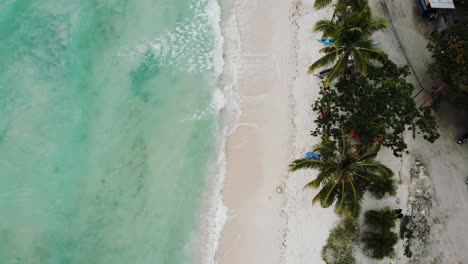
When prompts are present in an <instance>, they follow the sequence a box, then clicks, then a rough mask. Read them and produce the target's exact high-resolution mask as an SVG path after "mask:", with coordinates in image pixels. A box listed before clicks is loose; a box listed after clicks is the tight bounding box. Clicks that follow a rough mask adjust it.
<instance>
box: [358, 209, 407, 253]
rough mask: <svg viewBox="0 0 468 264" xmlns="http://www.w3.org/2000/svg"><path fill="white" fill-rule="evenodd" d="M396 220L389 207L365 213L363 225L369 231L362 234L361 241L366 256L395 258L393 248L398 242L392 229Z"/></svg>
mask: <svg viewBox="0 0 468 264" xmlns="http://www.w3.org/2000/svg"><path fill="white" fill-rule="evenodd" d="M396 219H397V217H396V215H395V213H394V212H393V211H392V210H391V209H390V208H389V207H385V208H383V209H382V210H379V211H376V210H369V211H367V212H366V213H365V220H364V223H365V225H366V226H367V228H368V229H369V231H366V232H364V233H363V236H362V238H361V241H362V242H363V243H364V250H365V251H364V252H365V253H366V254H367V255H368V256H370V257H372V258H375V259H383V258H385V257H390V258H393V257H395V251H394V246H395V244H396V243H397V242H398V236H397V234H396V233H394V232H392V229H393V228H394V227H395V222H396Z"/></svg>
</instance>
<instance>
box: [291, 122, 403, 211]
mask: <svg viewBox="0 0 468 264" xmlns="http://www.w3.org/2000/svg"><path fill="white" fill-rule="evenodd" d="M341 133H342V134H341V140H340V142H339V143H338V144H335V143H334V142H333V141H331V140H330V139H328V138H327V137H323V138H322V142H321V143H320V144H319V145H316V146H315V148H314V150H313V151H314V152H316V153H319V154H320V155H321V159H320V160H316V159H308V158H303V159H297V160H295V161H293V162H292V163H291V164H290V165H289V167H290V170H291V171H296V170H300V169H316V170H319V173H318V175H317V177H316V178H315V179H314V180H312V181H311V182H309V183H308V184H307V185H306V186H305V187H309V188H319V187H321V189H320V191H319V193H318V194H317V195H316V196H315V197H314V199H313V202H314V203H315V202H317V201H319V202H320V205H321V206H322V207H329V206H331V205H333V204H335V212H336V213H337V214H338V215H341V216H345V217H351V218H357V217H359V214H360V211H361V203H362V200H363V197H364V192H365V191H366V190H370V191H371V192H372V193H373V195H374V196H376V197H377V198H379V197H380V198H381V197H383V195H385V194H386V193H389V194H394V190H395V189H396V186H395V185H394V181H393V180H392V177H393V172H392V170H391V169H389V168H388V167H386V166H385V165H383V164H381V163H380V162H377V161H375V157H376V155H377V150H375V149H362V150H360V151H358V150H357V149H356V147H355V142H354V140H353V139H352V138H351V137H350V136H348V135H346V134H345V133H344V132H343V131H341ZM386 188H387V189H386Z"/></svg>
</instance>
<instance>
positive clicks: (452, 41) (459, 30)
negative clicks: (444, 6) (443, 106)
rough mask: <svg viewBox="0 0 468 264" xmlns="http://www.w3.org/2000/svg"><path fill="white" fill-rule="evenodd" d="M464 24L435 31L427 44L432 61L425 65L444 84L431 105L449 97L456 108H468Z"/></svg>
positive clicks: (467, 43) (467, 53) (467, 40)
mask: <svg viewBox="0 0 468 264" xmlns="http://www.w3.org/2000/svg"><path fill="white" fill-rule="evenodd" d="M467 32H468V31H467V28H466V26H465V25H462V24H454V25H450V26H449V28H448V30H447V31H442V32H434V33H432V34H431V39H430V40H431V41H430V44H429V45H428V48H429V50H430V51H431V52H432V58H433V59H434V62H433V63H431V64H430V65H429V67H428V73H429V74H430V75H431V77H432V78H433V79H437V80H441V81H442V82H443V83H444V84H445V87H444V88H443V89H442V91H441V92H440V93H438V94H436V96H435V97H434V101H433V107H434V108H435V109H437V108H438V106H439V104H440V102H441V101H442V100H448V101H451V102H452V103H454V104H455V106H457V107H458V108H459V109H461V110H465V111H468V99H467V98H468V75H467V74H466V72H467V70H468V33H467Z"/></svg>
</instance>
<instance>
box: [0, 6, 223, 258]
mask: <svg viewBox="0 0 468 264" xmlns="http://www.w3.org/2000/svg"><path fill="white" fill-rule="evenodd" d="M218 9H219V7H218V4H217V2H216V0H80V1H78V0H77V1H74V0H41V1H33V0H3V1H0V263H2V264H14V263H18V264H19V263H21V264H26V263H27V264H35V263H41V264H45V263H47V264H59V263H60V264H92V263H99V264H100V263H103V264H104V263H105V264H120V263H122V264H143V263H145V264H146V263H156V264H178V263H194V262H195V260H194V256H193V254H192V253H193V251H196V250H194V249H193V248H192V247H194V246H193V245H197V243H198V242H197V240H196V236H197V233H198V232H199V231H200V228H199V226H200V225H201V224H202V223H201V222H202V220H203V219H202V217H201V216H200V214H201V213H200V212H201V210H202V207H203V193H204V190H205V188H206V186H207V184H208V183H207V182H208V181H209V176H208V174H209V171H210V168H211V167H212V166H214V164H213V163H214V162H213V160H215V159H216V157H215V156H216V155H217V154H216V143H217V140H216V137H217V136H218V130H219V128H218V124H219V120H218V119H219V114H218V110H219V103H218V102H216V85H217V78H218V74H219V68H220V62H219V61H220V60H221V50H222V47H221V46H222V43H221V40H220V38H221V37H220V33H219V25H218V24H219V23H218V22H219V10H218Z"/></svg>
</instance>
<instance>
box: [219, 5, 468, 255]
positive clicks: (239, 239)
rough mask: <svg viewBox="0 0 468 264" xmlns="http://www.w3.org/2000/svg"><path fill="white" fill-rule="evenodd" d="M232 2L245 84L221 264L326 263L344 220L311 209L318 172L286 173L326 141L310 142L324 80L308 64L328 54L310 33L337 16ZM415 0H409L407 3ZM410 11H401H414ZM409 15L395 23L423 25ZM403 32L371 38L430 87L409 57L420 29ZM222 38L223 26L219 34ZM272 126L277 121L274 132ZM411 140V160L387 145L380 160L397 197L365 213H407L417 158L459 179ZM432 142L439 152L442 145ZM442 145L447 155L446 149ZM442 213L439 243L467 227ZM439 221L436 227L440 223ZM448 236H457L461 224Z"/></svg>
mask: <svg viewBox="0 0 468 264" xmlns="http://www.w3.org/2000/svg"><path fill="white" fill-rule="evenodd" d="M232 1H233V3H234V7H233V8H234V9H235V11H234V12H236V15H238V17H236V18H235V19H234V20H235V21H236V23H237V24H236V26H237V27H238V29H239V40H238V42H239V43H238V48H239V54H238V57H236V60H235V61H232V62H233V65H237V67H238V70H239V72H238V74H239V75H238V79H236V81H237V82H238V86H239V87H238V91H237V92H238V93H237V94H235V97H236V100H237V102H238V103H239V106H240V111H241V112H239V120H238V122H237V126H236V127H235V128H234V129H233V131H232V133H231V134H230V135H229V136H228V138H227V141H226V157H227V174H226V177H225V183H224V186H225V187H224V189H223V190H222V195H223V203H224V204H225V206H227V208H228V219H227V222H226V224H225V226H224V228H223V230H222V234H221V238H220V241H219V248H218V250H217V252H216V260H215V263H219V264H231V263H236V264H237V263H259V264H272V263H273V264H274V263H309V262H310V263H323V260H322V258H321V250H322V247H323V245H324V244H325V241H326V239H327V238H328V234H329V230H330V229H331V228H333V226H334V225H335V222H336V221H337V220H338V219H339V218H338V217H337V216H336V215H335V213H334V211H333V208H321V207H320V206H319V205H312V203H311V199H312V197H313V196H314V195H315V194H316V193H317V192H318V190H304V189H303V186H304V185H305V184H306V183H307V182H308V181H310V179H312V178H313V177H314V176H315V175H316V174H317V172H316V171H313V170H307V171H298V172H295V173H289V172H288V170H287V169H288V165H289V162H291V161H292V160H294V159H296V158H299V157H302V156H303V155H304V153H306V152H307V151H310V149H311V148H312V147H313V145H315V144H317V143H319V140H320V139H319V138H318V137H313V136H311V135H310V131H311V130H314V128H315V126H316V125H315V123H314V122H313V120H314V119H315V117H316V113H314V112H313V110H312V109H311V105H312V104H313V103H314V102H315V100H317V99H318V96H319V91H320V82H321V80H319V79H317V78H314V77H313V76H310V75H308V74H307V69H308V67H309V65H310V63H312V62H313V61H316V60H317V59H318V58H319V57H320V56H321V55H322V54H320V53H319V50H320V49H321V48H322V47H323V46H322V45H320V44H319V43H318V42H316V39H318V38H320V37H321V36H320V33H316V32H312V30H311V28H312V27H313V25H314V24H315V23H316V22H317V21H318V20H320V19H328V18H329V17H331V15H332V13H333V8H332V7H327V8H324V9H320V10H316V9H314V8H313V3H314V0H290V1H280V0H273V1H272V2H271V3H268V4H262V3H259V0H256V1H250V2H249V1H246V0H232ZM369 4H370V5H371V7H372V9H373V11H374V13H375V15H376V16H381V17H385V18H387V19H389V18H388V17H387V16H388V15H389V14H388V13H386V9H385V6H383V5H382V3H380V2H378V1H377V0H369ZM413 4H414V3H413ZM413 4H411V3H405V5H408V6H410V5H413ZM408 6H405V7H400V8H401V9H404V8H406V9H408V10H410V8H409V7H408ZM223 11H224V10H223ZM394 11H395V12H396V11H399V9H395V10H394ZM400 11H401V10H400ZM392 12H393V11H392ZM229 15H231V14H229ZM413 16H414V14H411V15H408V16H407V17H406V16H403V17H399V19H401V20H402V21H397V22H395V21H393V22H392V23H400V24H401V23H403V22H404V23H403V24H408V23H409V22H413V20H415V19H416V20H415V21H417V18H414V17H413ZM413 23H414V22H413ZM411 26H413V28H412V27H411ZM398 30H399V32H398V34H397V32H394V31H395V27H389V28H387V29H386V30H385V31H383V32H378V33H376V34H375V38H376V39H378V40H379V41H380V42H382V49H383V50H384V51H386V52H387V53H388V54H389V56H390V58H391V59H392V60H393V61H394V62H395V63H397V64H399V65H403V64H410V63H412V64H414V66H415V68H416V70H417V71H418V72H414V74H417V73H418V74H419V75H420V76H419V78H421V79H422V80H423V83H424V82H425V81H426V79H425V78H427V76H426V75H425V74H422V73H424V72H425V70H424V69H423V68H424V67H425V66H424V65H426V64H427V62H426V61H425V60H427V58H426V57H424V59H420V58H419V57H418V58H416V59H415V56H416V55H413V54H420V53H424V52H427V51H425V50H421V49H418V48H417V46H415V45H410V44H409V43H413V42H416V43H424V42H425V38H424V36H423V33H421V32H419V31H418V28H417V27H416V24H414V25H413V24H410V27H407V28H404V27H400V28H398ZM400 31H401V32H400ZM225 32H226V28H225V25H223V34H224V33H225ZM397 35H400V38H401V37H402V36H403V38H402V39H403V40H405V41H406V43H405V42H403V43H401V40H400V39H399V38H398V36H397ZM413 40H414V41H413ZM225 43H226V42H225ZM395 44H396V45H395ZM404 48H406V49H408V52H409V54H410V57H408V58H407V57H405V56H404V54H402V52H401V51H402V49H404ZM224 50H225V53H228V54H229V52H232V50H231V49H230V48H229V47H225V49H224ZM225 56H226V55H225ZM228 57H229V56H228ZM416 57H417V56H416ZM410 59H411V61H409V60H410ZM259 68H260V69H259ZM421 69H423V70H421ZM408 81H410V82H411V83H413V84H414V86H415V90H418V89H419V88H418V86H419V81H418V77H417V76H414V75H412V76H409V77H408ZM439 121H440V120H439ZM272 123H275V124H281V125H276V126H274V125H272ZM441 129H442V128H441ZM445 137H446V138H441V139H439V142H441V141H442V140H444V141H447V140H450V139H448V138H449V137H450V135H449V136H445ZM405 139H406V140H407V143H408V146H409V150H410V152H409V154H405V155H403V157H402V158H396V157H394V156H393V154H392V152H391V151H390V150H388V149H383V150H382V151H381V152H380V153H379V155H378V158H377V159H378V160H379V161H381V162H383V163H384V164H386V165H387V166H389V167H390V168H391V169H392V170H393V171H394V172H395V177H398V180H399V181H401V184H400V185H399V186H398V193H397V195H396V197H384V199H382V200H374V199H371V198H370V197H368V196H366V198H367V199H365V201H364V204H363V211H365V210H370V209H377V208H381V207H384V206H390V207H392V208H402V209H403V210H404V212H406V211H407V210H409V207H410V206H409V204H408V201H409V196H410V195H411V192H410V190H411V188H412V186H413V185H414V184H413V182H412V178H411V171H412V168H413V167H414V166H415V164H416V163H417V162H416V160H418V159H419V158H421V159H422V160H425V161H426V162H425V163H426V165H427V166H428V171H429V172H430V171H438V172H439V173H438V175H443V173H442V174H441V172H440V168H434V167H433V166H431V165H430V163H435V162H437V163H438V164H440V166H441V167H445V169H446V170H447V171H448V172H449V171H452V172H449V173H452V174H454V173H456V171H455V172H453V170H451V168H449V167H447V166H448V165H446V164H443V162H441V161H438V160H437V159H435V158H433V157H426V156H427V154H425V153H434V152H435V151H434V150H432V146H431V145H430V144H427V143H425V142H421V140H420V139H416V140H414V139H412V138H411V135H410V133H409V132H408V133H406V136H405ZM416 143H417V144H418V145H417V146H416ZM435 144H436V145H438V146H440V144H441V143H435ZM440 148H441V149H443V146H441V147H440ZM276 152H280V153H276ZM452 156H453V155H452ZM458 159H460V158H459V157H458ZM428 176H429V177H430V174H429V175H428ZM457 176H459V175H457ZM430 178H432V177H430ZM442 178H443V177H441V176H436V177H434V178H433V179H431V180H434V182H436V183H438V185H433V187H431V188H433V189H435V190H438V189H439V191H442V192H443V193H444V195H446V196H449V198H444V199H445V200H446V201H445V207H448V204H449V203H448V202H447V201H451V202H452V203H454V201H455V198H456V197H460V196H462V195H463V193H461V192H462V191H461V187H460V188H458V192H457V193H453V194H450V195H447V194H446V192H447V191H448V190H449V187H447V186H446V185H444V184H443V182H442ZM459 178H460V177H459ZM451 181H454V180H453V179H452V180H451ZM277 187H280V188H281V193H277V192H276V188H277ZM462 187H463V186H462ZM438 196H440V194H437V192H435V195H434V197H433V202H434V203H435V205H437V206H434V208H433V209H432V210H433V214H434V212H438V211H441V210H440V208H439V206H438V204H439V201H438V200H442V199H441V198H439V197H438ZM462 205H463V207H465V206H466V204H462ZM457 206H459V205H456V206H451V208H450V210H451V212H456V207H457ZM446 211H448V210H446ZM446 211H444V212H442V213H443V214H444V215H446V218H447V220H442V222H443V224H440V223H439V224H435V223H433V224H432V226H433V228H434V231H435V232H434V234H437V235H438V236H441V237H442V234H443V230H446V227H445V226H443V225H445V224H446V223H447V222H450V221H451V222H454V223H455V224H456V226H458V228H460V226H461V225H460V223H461V219H462V218H461V217H460V216H458V218H456V217H455V216H453V217H450V218H449V217H448V213H447V212H446ZM454 214H455V213H454ZM434 217H437V216H434ZM434 219H436V218H434ZM437 219H438V221H439V220H440V219H441V218H437ZM449 231H450V232H451V233H452V234H453V235H455V234H456V231H455V228H451V229H450V230H449ZM434 234H433V235H434ZM434 238H436V237H434ZM457 239H458V240H460V237H456V239H452V238H449V237H446V236H443V238H436V239H434V243H433V244H429V245H428V247H429V248H431V249H434V248H433V247H434V246H436V245H441V244H442V241H444V242H447V241H448V242H450V243H452V244H453V242H454V241H457ZM458 244H461V243H458ZM403 247H404V245H403V241H402V240H400V241H399V242H398V244H397V245H396V247H395V249H396V252H397V256H396V259H398V261H403V262H402V263H406V262H405V261H409V260H408V259H407V258H406V257H405V256H404V254H403V252H404V249H403ZM452 247H453V246H452ZM453 248H458V249H459V250H458V251H459V252H458V253H457V254H456V255H458V256H457V257H459V256H461V255H462V253H461V251H460V248H461V246H457V247H453ZM443 251H447V252H450V253H454V249H449V248H444V249H443V250H441V249H438V252H443ZM431 257H433V258H435V257H437V256H435V255H434V256H431ZM444 257H445V258H447V259H449V258H450V259H451V260H453V261H454V260H455V259H456V258H455V256H452V255H449V254H447V255H446V256H444ZM428 258H429V256H428ZM356 259H357V260H358V263H363V264H365V263H384V262H385V261H387V262H388V259H385V260H382V261H376V260H373V259H370V258H368V257H367V256H365V255H363V254H362V253H358V254H357V255H356ZM385 263H386V262H385Z"/></svg>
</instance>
